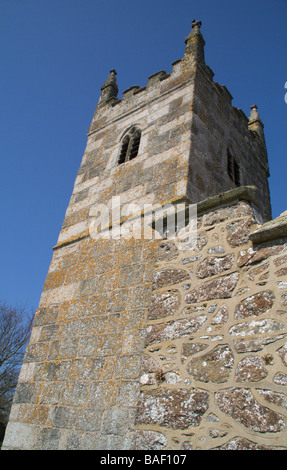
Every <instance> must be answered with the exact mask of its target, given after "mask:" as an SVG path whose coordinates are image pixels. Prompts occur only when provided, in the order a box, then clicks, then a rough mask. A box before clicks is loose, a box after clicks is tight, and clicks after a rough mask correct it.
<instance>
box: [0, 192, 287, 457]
mask: <svg viewBox="0 0 287 470" xmlns="http://www.w3.org/2000/svg"><path fill="white" fill-rule="evenodd" d="M237 193H239V194H240V193H241V194H244V193H246V194H248V191H247V192H246V191H245V190H244V188H242V189H241V190H238V191H235V192H234V191H231V192H229V193H226V194H223V195H221V196H220V197H218V198H211V199H210V200H208V201H204V202H203V203H201V204H199V205H198V210H199V217H198V238H197V245H196V247H195V248H193V249H185V250H182V249H179V248H178V240H177V239H173V240H156V241H142V240H131V241H129V242H127V241H126V240H114V241H98V242H97V243H95V242H94V241H93V240H92V239H91V238H88V237H87V238H85V239H83V240H80V241H78V242H77V243H74V244H70V245H67V246H64V247H61V248H60V249H57V250H55V254H54V257H53V261H52V264H51V267H50V271H49V275H48V277H47V280H46V284H45V287H44V291H43V294H42V297H41V302H40V306H39V309H38V311H37V314H36V317H35V322H34V327H33V331H32V337H31V341H30V344H29V346H28V349H27V352H26V355H25V360H24V364H23V366H22V370H21V374H20V378H19V383H18V387H17V391H16V394H15V398H14V403H13V407H12V411H11V416H10V420H9V424H8V427H7V431H6V436H5V441H4V449H114V450H116V449H143V450H146V449H149V450H153V449H155V450H156V449H174V450H176V449H182V450H191V449H281V448H284V449H285V448H287V447H286V419H287V392H286V387H287V362H286V351H287V342H286V341H287V338H286V335H287V322H286V315H287V282H286V278H287V277H286V274H287V238H286V236H287V224H286V217H283V216H282V217H281V218H279V219H278V220H275V221H272V222H270V223H269V224H266V225H264V226H260V225H258V224H257V222H256V220H255V217H254V209H253V203H252V202H251V201H247V200H238V198H236V194H237ZM250 199H251V198H250ZM207 207H208V209H207ZM201 210H203V212H201ZM250 238H253V239H256V244H255V243H253V242H252V241H251V239H250Z"/></svg>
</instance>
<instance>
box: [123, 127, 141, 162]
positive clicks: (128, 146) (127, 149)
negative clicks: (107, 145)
mask: <svg viewBox="0 0 287 470" xmlns="http://www.w3.org/2000/svg"><path fill="white" fill-rule="evenodd" d="M140 140H141V131H140V129H139V128H138V127H132V128H131V129H130V130H129V132H128V133H127V134H126V135H125V136H124V138H123V140H122V146H121V152H120V156H119V161H118V163H119V165H120V164H121V163H125V162H128V161H129V160H132V159H133V158H135V157H136V156H137V154H138V151H139V146H140Z"/></svg>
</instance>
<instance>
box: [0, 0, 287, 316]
mask: <svg viewBox="0 0 287 470" xmlns="http://www.w3.org/2000/svg"><path fill="white" fill-rule="evenodd" d="M194 18H195V19H198V20H201V21H202V29H201V31H202V34H203V36H204V38H205V41H206V47H205V53H206V62H207V64H208V65H209V66H210V67H211V68H212V70H213V72H214V73H215V76H214V80H215V81H217V82H218V83H220V84H224V85H225V86H226V87H227V88H228V89H229V91H230V93H231V94H232V96H233V97H234V99H233V105H234V106H236V107H239V108H241V109H242V110H243V111H244V112H245V113H246V114H247V116H249V113H250V106H251V105H253V104H257V106H258V109H259V113H260V116H261V118H262V120H263V122H264V125H265V128H264V130H265V137H266V142H267V147H268V154H269V164H270V173H271V177H270V191H271V202H272V208H273V217H276V216H278V215H279V214H280V213H281V212H283V211H285V210H287V197H286V187H285V186H286V174H287V160H286V141H287V127H286V124H287V104H286V103H285V100H284V96H285V94H286V93H287V89H284V85H285V83H286V82H287V61H286V52H287V28H286V20H287V2H286V0H273V1H272V2H271V1H270V0H269V1H267V0H249V1H247V0H241V1H240V2H239V1H237V2H230V0H228V1H226V0H222V1H220V0H219V1H217V2H215V1H214V0H212V1H211V0H206V1H205V0H202V1H200V2H199V1H198V0H145V1H144V2H140V1H138V2H135V1H131V0H109V1H108V2H107V1H101V0H0V64H1V73H0V98H1V106H0V119H1V120H0V123H1V125H0V155H1V172H0V191H1V231H0V242H1V252H0V253H1V271H0V298H1V299H4V300H5V301H6V302H8V303H10V304H13V305H15V304H21V305H23V304H24V303H26V304H27V305H28V306H31V307H32V308H34V309H36V308H37V306H38V302H39V299H40V295H41V292H42V287H43V283H44V280H45V277H46V274H47V271H48V268H49V265H50V262H51V259H52V247H53V246H54V245H55V244H56V242H57V238H58V235H59V232H60V229H61V225H62V222H63V219H64V214H65V211H66V208H67V205H68V203H69V199H70V196H71V193H72V190H73V185H74V180H75V178H76V175H77V171H78V168H79V166H80V163H81V158H82V155H83V153H84V150H85V146H86V134H87V130H88V127H89V124H90V122H91V119H92V116H93V113H94V110H95V107H96V105H97V102H98V99H99V95H100V87H101V85H102V84H103V82H104V81H105V80H106V78H107V75H108V73H109V71H110V70H111V69H113V68H115V69H116V70H117V73H118V75H117V79H118V85H119V96H121V93H122V91H123V90H125V89H127V88H129V87H130V86H132V85H139V86H144V85H145V84H146V82H147V78H148V77H149V76H150V75H152V74H153V73H155V72H158V71H159V70H166V71H167V72H170V71H171V64H172V62H174V61H175V60H177V59H179V58H181V57H183V53H184V48H185V44H184V38H185V37H186V36H187V35H188V34H189V32H190V30H191V21H192V20H193V19H194Z"/></svg>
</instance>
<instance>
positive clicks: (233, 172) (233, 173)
mask: <svg viewBox="0 0 287 470" xmlns="http://www.w3.org/2000/svg"><path fill="white" fill-rule="evenodd" d="M227 172H228V175H229V178H230V179H231V180H232V181H233V182H234V183H235V185H236V186H240V168H239V165H238V163H237V161H236V160H235V158H234V157H233V155H232V154H231V152H230V150H229V149H228V150H227Z"/></svg>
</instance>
